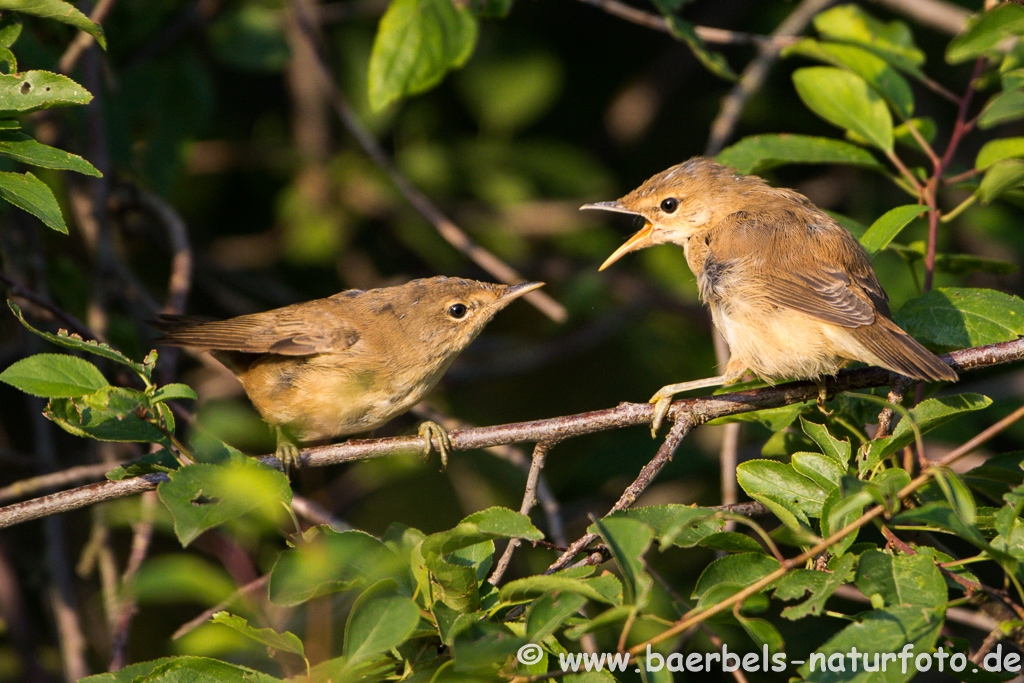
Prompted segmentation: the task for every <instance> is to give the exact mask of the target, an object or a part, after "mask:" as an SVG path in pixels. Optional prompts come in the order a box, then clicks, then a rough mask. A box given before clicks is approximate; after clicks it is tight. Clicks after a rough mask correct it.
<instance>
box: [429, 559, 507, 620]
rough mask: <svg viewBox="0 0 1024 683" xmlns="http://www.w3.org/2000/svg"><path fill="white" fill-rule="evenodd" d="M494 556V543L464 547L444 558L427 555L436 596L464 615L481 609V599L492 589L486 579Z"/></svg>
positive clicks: (433, 591) (434, 595)
mask: <svg viewBox="0 0 1024 683" xmlns="http://www.w3.org/2000/svg"><path fill="white" fill-rule="evenodd" d="M493 555H494V542H493V541H484V542H482V543H476V544H474V545H470V546H465V547H461V548H458V549H457V550H455V551H454V552H451V553H446V554H445V555H443V556H442V555H437V554H436V553H424V558H425V564H426V567H427V569H428V570H429V574H430V582H431V585H432V591H431V592H432V594H433V597H434V598H435V599H436V600H440V601H442V602H444V603H445V604H446V605H448V606H449V607H451V608H452V609H454V610H456V611H457V612H462V613H464V614H470V613H472V612H476V611H477V610H479V609H480V607H481V597H482V596H483V595H484V593H485V591H486V590H487V589H489V587H490V584H488V583H486V581H485V579H486V578H487V573H488V572H489V571H490V567H491V562H492V559H493Z"/></svg>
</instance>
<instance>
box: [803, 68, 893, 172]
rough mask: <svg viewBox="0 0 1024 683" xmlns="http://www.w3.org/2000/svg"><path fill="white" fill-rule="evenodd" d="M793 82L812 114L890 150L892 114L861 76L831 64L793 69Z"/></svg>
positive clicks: (891, 145) (891, 143)
mask: <svg viewBox="0 0 1024 683" xmlns="http://www.w3.org/2000/svg"><path fill="white" fill-rule="evenodd" d="M793 84H794V85H795V86H796V91H797V94H798V95H799V96H800V99H801V100H803V102H804V104H805V105H807V108H808V109H810V110H811V111H813V112H814V113H815V114H817V115H818V116H820V117H821V118H823V119H825V120H826V121H828V122H829V123H831V124H833V125H836V126H839V127H840V128H845V129H847V130H849V131H851V132H852V133H855V134H857V135H859V136H861V137H863V138H865V139H866V140H868V141H869V142H870V143H871V144H873V145H875V146H876V147H878V148H879V149H881V150H883V151H885V152H892V147H893V131H892V115H891V114H890V113H889V109H888V107H886V105H885V102H884V101H883V100H882V97H881V96H880V95H879V94H878V93H877V92H875V91H874V90H873V89H872V88H871V87H870V86H868V84H867V82H866V81H865V80H864V79H863V78H861V77H860V76H857V75H856V74H852V73H850V72H848V71H844V70H843V69H837V68H835V67H830V66H812V67H805V68H802V69H797V70H796V71H795V72H793Z"/></svg>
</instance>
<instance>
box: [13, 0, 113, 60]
mask: <svg viewBox="0 0 1024 683" xmlns="http://www.w3.org/2000/svg"><path fill="white" fill-rule="evenodd" d="M0 10H11V11H14V12H21V13H23V14H33V15H35V16H37V17H42V18H43V19H53V20H54V21H60V22H63V23H65V24H70V25H72V26H74V27H75V28H77V29H78V30H79V31H85V32H86V33H88V34H89V35H90V36H92V37H93V38H95V39H96V42H97V43H99V45H100V47H102V48H103V49H104V50H106V49H107V39H106V36H104V35H103V29H102V28H100V26H99V24H95V23H93V22H92V21H91V20H90V19H89V17H87V16H85V15H84V14H82V13H81V12H79V11H78V10H77V9H75V6H74V5H72V4H71V3H67V2H64V1H63V0H0Z"/></svg>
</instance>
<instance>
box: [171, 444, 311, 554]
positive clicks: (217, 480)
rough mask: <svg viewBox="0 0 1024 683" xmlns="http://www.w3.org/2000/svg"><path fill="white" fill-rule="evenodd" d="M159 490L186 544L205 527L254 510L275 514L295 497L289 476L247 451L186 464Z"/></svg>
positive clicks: (269, 514)
mask: <svg viewBox="0 0 1024 683" xmlns="http://www.w3.org/2000/svg"><path fill="white" fill-rule="evenodd" d="M157 493H158V494H159V496H160V500H161V501H162V502H163V504H164V505H166V506H167V509H168V510H169V511H170V513H171V517H173V518H174V533H175V534H176V535H177V536H178V540H179V541H180V542H181V545H182V546H187V545H188V544H189V543H191V542H192V541H194V540H195V539H196V538H197V537H198V536H199V535H200V534H202V533H203V532H204V531H206V530H207V529H212V528H213V527H215V526H218V525H220V524H224V523H225V522H228V521H231V520H233V519H237V518H239V517H241V516H242V515H245V514H248V513H251V512H257V511H258V512H260V513H261V514H263V515H265V516H267V517H269V518H270V519H276V518H277V517H279V516H281V515H282V514H284V512H285V508H284V504H287V503H290V502H291V499H292V489H291V486H289V484H288V477H286V476H285V475H284V474H283V473H281V472H279V471H277V470H275V469H273V468H270V467H267V466H266V465H263V464H261V463H259V462H257V461H255V460H253V459H251V458H247V457H244V456H242V457H240V458H233V459H232V460H231V461H230V462H228V463H225V464H223V465H207V464H202V463H200V464H195V465H188V466H187V467H182V468H181V469H179V470H177V471H175V472H172V473H171V474H170V481H165V482H163V483H161V484H160V485H159V486H158V487H157Z"/></svg>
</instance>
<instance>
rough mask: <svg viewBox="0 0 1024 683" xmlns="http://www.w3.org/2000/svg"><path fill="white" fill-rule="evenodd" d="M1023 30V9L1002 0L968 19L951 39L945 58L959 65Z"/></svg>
mask: <svg viewBox="0 0 1024 683" xmlns="http://www.w3.org/2000/svg"><path fill="white" fill-rule="evenodd" d="M1022 31H1024V8H1021V7H1018V6H1017V5H1014V4H1013V3H1004V4H1002V5H1000V6H998V7H996V8H995V9H993V10H992V11H990V12H985V13H984V14H979V15H976V16H974V17H972V18H971V20H970V22H969V23H968V26H967V30H965V31H964V32H963V33H961V34H960V35H958V36H956V37H955V38H953V40H952V41H950V43H949V46H948V47H947V48H946V61H947V62H949V63H950V64H959V63H961V62H966V61H967V60H968V59H973V58H975V57H977V56H979V55H982V54H984V53H986V52H988V51H989V50H992V49H994V48H996V47H997V46H998V45H999V43H1001V42H1002V41H1003V39H1004V38H1006V37H1007V36H1011V35H1020V34H1021V32H1022Z"/></svg>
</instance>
